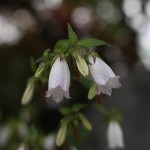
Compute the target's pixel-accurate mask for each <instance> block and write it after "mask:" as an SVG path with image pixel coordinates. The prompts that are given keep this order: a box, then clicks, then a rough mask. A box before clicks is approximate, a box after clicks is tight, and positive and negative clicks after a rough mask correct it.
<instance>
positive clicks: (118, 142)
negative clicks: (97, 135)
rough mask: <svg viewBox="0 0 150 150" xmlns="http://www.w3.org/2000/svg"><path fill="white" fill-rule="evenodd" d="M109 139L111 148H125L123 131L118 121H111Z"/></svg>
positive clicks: (108, 130) (108, 132)
mask: <svg viewBox="0 0 150 150" xmlns="http://www.w3.org/2000/svg"><path fill="white" fill-rule="evenodd" d="M107 141H108V147H109V148H110V149H116V148H124V140H123V132H122V128H121V126H120V124H119V123H118V122H117V121H110V122H109V125H108V129H107Z"/></svg>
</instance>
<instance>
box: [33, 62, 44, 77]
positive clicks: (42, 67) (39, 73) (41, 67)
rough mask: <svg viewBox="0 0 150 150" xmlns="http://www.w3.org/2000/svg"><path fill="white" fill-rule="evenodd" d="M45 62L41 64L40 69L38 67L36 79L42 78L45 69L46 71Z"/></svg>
mask: <svg viewBox="0 0 150 150" xmlns="http://www.w3.org/2000/svg"><path fill="white" fill-rule="evenodd" d="M45 65H46V64H45V62H41V63H40V64H39V67H38V69H37V71H36V72H35V75H34V76H35V77H36V78H38V77H40V76H41V74H42V72H43V71H44V69H45Z"/></svg>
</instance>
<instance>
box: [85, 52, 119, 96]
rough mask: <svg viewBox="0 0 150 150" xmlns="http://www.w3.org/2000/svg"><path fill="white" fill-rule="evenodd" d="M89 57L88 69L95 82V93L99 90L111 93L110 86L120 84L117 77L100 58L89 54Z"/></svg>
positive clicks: (99, 91) (98, 92)
mask: <svg viewBox="0 0 150 150" xmlns="http://www.w3.org/2000/svg"><path fill="white" fill-rule="evenodd" d="M88 59H89V62H90V64H89V70H90V75H91V77H92V79H93V80H94V81H95V83H96V84H97V94H100V93H101V92H102V93H104V94H107V95H111V93H112V88H119V87H120V86H121V84H120V82H119V80H118V79H119V77H118V76H116V75H115V74H114V72H113V71H112V69H111V68H110V67H109V66H108V65H107V64H106V63H105V62H104V61H102V60H101V59H100V58H98V57H95V58H93V57H92V56H91V55H89V57H88Z"/></svg>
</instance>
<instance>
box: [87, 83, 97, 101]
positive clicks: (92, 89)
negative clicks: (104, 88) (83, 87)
mask: <svg viewBox="0 0 150 150" xmlns="http://www.w3.org/2000/svg"><path fill="white" fill-rule="evenodd" d="M95 95H96V83H95V82H93V83H92V85H91V87H90V90H89V93H88V99H89V100H91V99H93V97H94V96H95Z"/></svg>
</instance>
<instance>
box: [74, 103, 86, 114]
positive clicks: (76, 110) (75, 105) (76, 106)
mask: <svg viewBox="0 0 150 150" xmlns="http://www.w3.org/2000/svg"><path fill="white" fill-rule="evenodd" d="M85 107H86V105H85V104H79V103H78V104H74V105H73V107H72V110H73V111H75V112H78V111H79V110H80V109H83V108H85Z"/></svg>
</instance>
